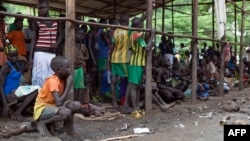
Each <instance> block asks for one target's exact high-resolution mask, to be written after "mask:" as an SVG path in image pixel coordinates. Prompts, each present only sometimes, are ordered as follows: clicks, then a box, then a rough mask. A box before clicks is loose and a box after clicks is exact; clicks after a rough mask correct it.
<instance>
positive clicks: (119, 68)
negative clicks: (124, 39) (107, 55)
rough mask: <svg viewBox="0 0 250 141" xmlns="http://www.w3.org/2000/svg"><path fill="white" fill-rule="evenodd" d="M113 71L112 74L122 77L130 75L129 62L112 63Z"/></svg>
mask: <svg viewBox="0 0 250 141" xmlns="http://www.w3.org/2000/svg"><path fill="white" fill-rule="evenodd" d="M111 72H112V75H118V76H120V77H127V76H128V70H127V64H125V63H112V64H111Z"/></svg>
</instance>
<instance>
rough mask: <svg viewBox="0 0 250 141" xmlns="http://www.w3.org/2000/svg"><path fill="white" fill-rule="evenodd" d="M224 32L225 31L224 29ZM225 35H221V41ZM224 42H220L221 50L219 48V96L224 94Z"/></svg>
mask: <svg viewBox="0 0 250 141" xmlns="http://www.w3.org/2000/svg"><path fill="white" fill-rule="evenodd" d="M225 33H226V31H225ZM225 36H226V34H224V36H223V37H222V41H225ZM225 45H226V44H225V43H221V50H220V52H221V53H220V61H221V62H220V78H219V96H222V95H223V94H224V70H225V51H224V49H225Z"/></svg>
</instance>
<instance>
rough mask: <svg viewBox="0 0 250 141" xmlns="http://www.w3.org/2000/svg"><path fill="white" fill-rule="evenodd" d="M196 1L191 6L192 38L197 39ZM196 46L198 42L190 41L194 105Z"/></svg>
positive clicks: (194, 98) (193, 100)
mask: <svg viewBox="0 0 250 141" xmlns="http://www.w3.org/2000/svg"><path fill="white" fill-rule="evenodd" d="M198 5H199V2H198V0H193V6H192V11H193V12H192V13H193V16H192V22H193V23H192V25H193V26H192V34H193V36H194V37H197V27H198ZM197 44H198V41H197V40H196V39H193V40H192V44H191V46H192V87H191V88H192V89H191V90H192V103H193V104H196V83H197V61H198V60H197V54H198V52H197Z"/></svg>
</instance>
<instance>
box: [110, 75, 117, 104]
mask: <svg viewBox="0 0 250 141" xmlns="http://www.w3.org/2000/svg"><path fill="white" fill-rule="evenodd" d="M116 82H117V76H116V75H113V76H112V82H111V85H110V88H111V94H112V101H113V107H114V108H117V107H118V104H117V101H116V90H115V85H116Z"/></svg>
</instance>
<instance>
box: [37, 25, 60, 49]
mask: <svg viewBox="0 0 250 141" xmlns="http://www.w3.org/2000/svg"><path fill="white" fill-rule="evenodd" d="M37 24H38V26H39V28H40V30H39V33H38V40H37V43H36V47H51V44H54V43H56V36H57V28H58V23H57V22H53V24H52V26H51V27H47V25H46V24H44V23H41V22H39V21H38V22H37Z"/></svg>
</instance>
